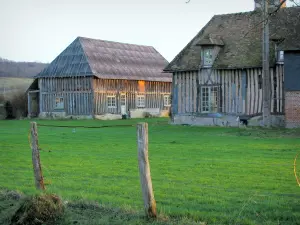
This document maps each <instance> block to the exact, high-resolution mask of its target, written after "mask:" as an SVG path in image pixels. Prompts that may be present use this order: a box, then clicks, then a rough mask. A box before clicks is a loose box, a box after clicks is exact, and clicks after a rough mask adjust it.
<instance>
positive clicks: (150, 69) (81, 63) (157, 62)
mask: <svg viewBox="0 0 300 225" xmlns="http://www.w3.org/2000/svg"><path fill="white" fill-rule="evenodd" d="M167 64H168V61H167V60H166V59H165V58H164V57H163V56H162V55H161V54H160V53H159V52H157V51H156V50H155V49H154V48H153V47H151V46H142V45H133V44H125V43H118V42H112V41H103V40H96V39H91V38H85V37H77V38H76V39H75V40H74V41H73V42H72V43H71V44H70V45H69V46H68V47H67V48H66V49H65V50H64V51H63V52H62V53H61V54H60V55H58V56H57V57H56V58H55V59H54V60H53V61H52V62H51V63H50V65H49V66H48V67H46V68H45V69H44V70H43V71H41V72H40V73H39V74H38V75H37V76H36V77H37V78H40V77H71V76H96V77H98V78H103V79H126V80H149V81H165V82H171V74H169V73H163V72H162V70H163V68H164V67H165V66H166V65H167Z"/></svg>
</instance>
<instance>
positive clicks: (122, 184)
mask: <svg viewBox="0 0 300 225" xmlns="http://www.w3.org/2000/svg"><path fill="white" fill-rule="evenodd" d="M142 121H147V122H148V123H149V159H150V166H151V175H152V182H153V188H154V194H155V199H156V202H157V208H158V211H159V213H160V214H161V215H165V216H168V217H170V218H185V219H186V222H183V220H181V222H179V223H178V224H188V222H187V221H202V222H205V223H206V224H274V225H275V224H284V225H288V224H300V187H299V186H298V184H297V182H296V179H295V176H294V171H293V170H294V158H295V156H296V154H297V153H298V152H300V130H284V129H282V130H280V129H273V130H265V129H258V128H221V127H191V126H174V125H168V124H167V121H166V120H165V119H148V120H142ZM37 122H38V124H46V125H47V124H48V125H70V126H102V125H115V124H133V125H134V124H136V123H137V122H138V120H122V121H95V120H81V121H80V120H66V121H53V120H37ZM163 122H165V123H163ZM29 123H30V121H29V120H22V121H0V171H1V173H0V188H1V189H8V190H19V191H21V192H23V193H25V194H26V195H31V194H34V193H36V191H35V187H34V181H33V171H32V164H31V149H30V146H29V143H28V132H29ZM38 131H39V144H40V147H41V151H40V154H41V163H42V170H43V174H44V179H45V183H46V188H47V192H50V193H56V194H58V195H60V196H61V197H62V198H63V199H64V200H68V201H81V200H82V199H84V200H85V201H92V202H93V201H94V202H98V203H100V204H103V205H106V206H107V207H109V208H111V209H114V208H120V209H121V210H129V211H132V212H142V211H143V202H142V194H141V190H140V183H139V173H138V163H137V146H136V127H135V126H128V127H112V128H101V129H98V128H76V129H73V128H57V127H45V126H40V127H39V128H38ZM297 166H298V168H297V173H298V175H299V176H300V158H299V159H298V162H297ZM0 209H1V207H0ZM0 211H1V210H0ZM71 213H74V217H79V216H78V213H79V212H71ZM0 215H1V213H0ZM75 215H76V216H75ZM80 215H81V214H80ZM97 215H98V214H97V213H96V212H95V213H94V214H84V213H82V215H81V217H80V218H81V221H82V223H80V222H79V224H84V223H83V221H89V222H87V223H86V224H97V222H96V221H97V219H99V218H98V217H97ZM80 218H79V219H78V220H79V221H80ZM170 221H171V220H170ZM170 223H171V222H170ZM98 224H106V223H99V221H98ZM107 224H114V222H109V223H107ZM115 224H143V222H141V220H136V221H135V222H132V223H131V222H129V221H127V222H124V221H123V222H120V223H115ZM157 224H158V223H157ZM159 224H160V223H159ZM162 224H169V223H168V221H167V220H166V221H165V223H162Z"/></svg>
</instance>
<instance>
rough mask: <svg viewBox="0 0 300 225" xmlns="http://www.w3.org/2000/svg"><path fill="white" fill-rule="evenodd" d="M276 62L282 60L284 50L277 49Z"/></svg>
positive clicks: (281, 61)
mask: <svg viewBox="0 0 300 225" xmlns="http://www.w3.org/2000/svg"><path fill="white" fill-rule="evenodd" d="M277 62H278V63H283V62H284V51H277Z"/></svg>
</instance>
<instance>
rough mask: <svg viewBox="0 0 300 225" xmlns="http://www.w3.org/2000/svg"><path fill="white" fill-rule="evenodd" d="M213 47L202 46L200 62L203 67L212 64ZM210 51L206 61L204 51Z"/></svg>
mask: <svg viewBox="0 0 300 225" xmlns="http://www.w3.org/2000/svg"><path fill="white" fill-rule="evenodd" d="M213 50H214V48H213V47H203V48H202V57H203V59H202V63H203V67H212V65H213V58H214V52H213ZM207 51H210V57H211V58H210V62H208V57H206V52H207Z"/></svg>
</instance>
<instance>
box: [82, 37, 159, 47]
mask: <svg viewBox="0 0 300 225" xmlns="http://www.w3.org/2000/svg"><path fill="white" fill-rule="evenodd" d="M77 38H78V39H87V40H93V41H103V42H109V43H117V44H126V45H134V46H143V47H149V48H153V49H155V48H154V47H153V46H151V45H141V44H131V43H125V42H119V41H109V40H103V39H97V38H89V37H83V36H78V37H77Z"/></svg>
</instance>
